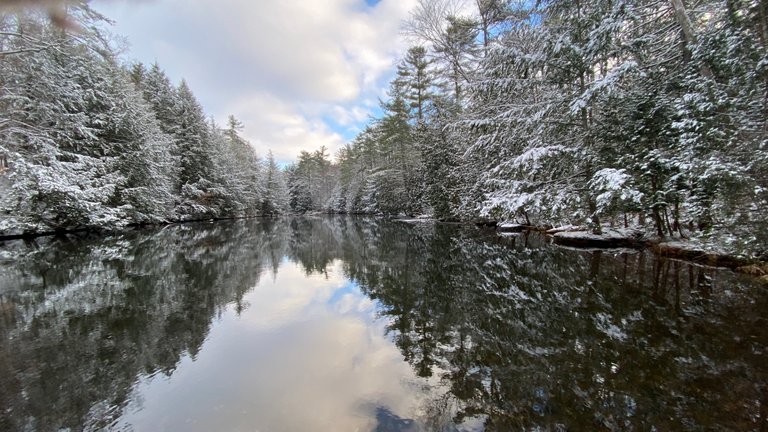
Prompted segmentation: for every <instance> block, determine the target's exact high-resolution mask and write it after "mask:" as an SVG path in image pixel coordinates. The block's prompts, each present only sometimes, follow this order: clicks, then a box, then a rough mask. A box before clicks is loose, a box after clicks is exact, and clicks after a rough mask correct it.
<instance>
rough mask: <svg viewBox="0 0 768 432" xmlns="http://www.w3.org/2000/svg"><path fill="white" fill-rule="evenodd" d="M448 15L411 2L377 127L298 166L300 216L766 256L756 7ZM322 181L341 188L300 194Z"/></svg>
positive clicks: (762, 83)
mask: <svg viewBox="0 0 768 432" xmlns="http://www.w3.org/2000/svg"><path fill="white" fill-rule="evenodd" d="M455 3H456V2H452V1H450V0H420V2H419V5H418V7H417V9H416V10H415V11H414V12H413V14H412V16H411V19H410V20H409V21H408V22H407V23H406V30H407V32H408V33H409V35H410V36H412V37H413V39H414V41H415V45H414V47H413V48H411V49H410V50H409V51H408V53H407V55H405V57H404V58H403V59H402V61H401V62H400V64H399V65H398V68H397V76H396V78H395V79H394V80H393V81H392V82H391V85H390V89H389V97H388V99H387V100H385V101H382V103H381V108H382V111H383V114H382V115H381V116H380V117H379V118H377V119H375V120H372V121H371V122H370V124H369V125H368V126H367V127H366V128H365V130H363V131H362V132H361V133H360V134H359V135H358V136H357V138H355V139H354V140H353V141H352V142H351V143H349V144H348V145H347V146H346V147H345V148H343V149H342V150H341V151H340V152H339V154H338V155H337V161H336V162H335V163H334V164H331V163H330V162H329V161H328V159H327V158H325V157H323V155H321V154H315V155H313V154H310V153H307V154H303V155H302V157H301V159H300V161H299V163H298V165H297V166H296V168H295V169H294V170H293V171H292V176H291V180H290V188H291V193H292V206H293V209H294V210H295V211H305V210H309V209H311V210H325V211H331V212H339V213H383V214H408V215H419V214H429V215H433V216H435V217H437V218H443V219H473V218H478V217H490V218H494V219H498V220H517V221H520V222H525V223H529V224H537V225H546V224H551V225H560V224H579V225H582V224H584V225H589V226H591V227H592V228H593V229H594V230H595V231H596V232H599V231H600V229H601V226H604V225H605V224H608V223H611V224H621V225H626V224H634V223H639V224H640V225H643V226H647V227H649V229H650V228H653V230H654V231H655V232H656V233H657V234H659V235H662V236H683V237H685V236H691V235H694V236H700V235H704V236H705V237H706V236H707V235H709V234H712V233H718V235H719V236H720V237H721V239H723V240H724V241H725V243H733V244H735V243H738V244H739V245H740V246H741V247H746V248H747V249H752V250H754V249H758V248H760V247H765V246H764V245H765V244H767V243H768V241H767V240H768V238H766V235H768V234H767V233H768V230H765V229H764V228H765V226H766V221H767V219H768V153H766V137H768V27H767V26H768V24H767V23H768V16H767V15H766V14H768V4H767V3H766V1H765V0H700V1H697V2H695V4H694V2H691V1H689V2H683V1H681V0H595V1H590V2H585V1H571V0H567V1H566V0H549V1H537V2H531V1H518V2H516V1H504V0H476V2H475V3H474V5H475V6H476V8H475V11H474V13H472V14H467V13H466V12H465V11H462V10H460V9H459V8H458V7H457V6H456V5H455ZM300 167H301V169H299V168H300ZM304 167H312V169H304ZM321 172H326V173H327V175H328V176H329V177H328V178H324V179H323V180H321V181H323V182H324V183H325V184H333V185H334V186H333V187H332V188H331V190H330V192H329V193H328V194H316V193H309V192H308V191H307V188H308V187H310V186H309V185H310V184H311V185H313V186H311V187H316V185H315V184H314V183H310V182H309V180H310V175H317V174H318V173H321ZM307 173H312V174H307ZM316 178H317V177H314V179H316ZM324 189H326V188H325V187H324ZM301 196H311V197H312V198H313V200H306V199H297V197H301Z"/></svg>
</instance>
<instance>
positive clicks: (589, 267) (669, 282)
mask: <svg viewBox="0 0 768 432" xmlns="http://www.w3.org/2000/svg"><path fill="white" fill-rule="evenodd" d="M767 300H768V296H766V293H765V291H764V290H763V289H761V288H758V287H757V286H754V285H753V284H752V283H751V282H750V281H749V280H747V279H744V278H742V277H739V276H737V275H734V274H732V273H730V272H727V271H718V270H714V269H710V268H702V267H696V266H691V265H688V264H685V263H681V262H677V261H670V260H659V259H656V258H655V257H653V256H652V255H648V254H645V253H620V252H617V253H613V252H608V251H606V252H589V251H573V250H568V249H564V248H559V247H553V246H549V245H548V244H547V242H546V239H545V238H544V237H541V236H537V235H534V234H531V235H520V236H514V237H509V238H498V237H496V236H495V235H491V234H485V233H481V232H478V231H476V230H474V229H468V228H457V227H448V226H409V225H405V224H398V223H392V222H386V221H376V220H370V219H354V218H324V219H293V220H284V221H279V222H269V221H241V222H234V223H217V224H201V225H183V226H174V227H168V228H165V229H162V230H158V231H150V232H148V231H142V232H134V233H127V234H123V235H119V236H115V237H111V238H107V239H104V238H98V239H96V238H75V237H68V238H64V239H46V240H38V241H37V242H33V243H22V242H9V243H4V244H2V245H0V408H2V411H0V430H11V431H13V430H40V431H48V430H58V429H60V428H70V429H71V430H96V429H100V428H111V429H115V430H131V429H133V430H137V431H142V430H263V431H266V430H269V431H283V430H285V431H291V430H319V431H322V430H334V431H335V430H340V431H345V430H361V431H431V430H440V431H459V430H488V431H495V430H499V431H503V430H532V429H537V428H539V429H543V430H652V429H657V430H691V429H695V430H722V429H731V430H760V429H761V428H765V427H766V419H767V418H768V384H767V381H766V377H767V376H768V362H766V361H765V360H766V345H767V344H768V329H767V328H766V324H768V322H766V319H765V317H764V314H765V313H764V311H765V310H768V308H766V307H767V306H768V304H766V303H768V301H767ZM403 359H404V360H405V362H403Z"/></svg>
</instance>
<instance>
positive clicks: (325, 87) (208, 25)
mask: <svg viewBox="0 0 768 432" xmlns="http://www.w3.org/2000/svg"><path fill="white" fill-rule="evenodd" d="M414 4H415V0H381V1H380V2H379V3H378V4H376V6H374V7H370V6H368V5H366V3H365V2H364V0H324V1H322V2H321V1H306V0H281V1H267V0H259V1H254V0H217V1H213V0H209V1H195V2H189V1H186V0H162V1H161V0H158V1H155V2H146V3H139V4H131V5H128V4H126V3H107V4H103V5H102V6H98V5H97V7H99V8H100V9H102V10H103V11H104V12H105V14H106V15H107V16H110V17H112V18H114V19H116V20H117V29H116V31H117V33H122V34H125V35H126V36H128V39H129V41H131V43H132V45H133V51H132V54H133V56H136V57H138V58H139V59H140V60H142V61H145V62H152V61H154V60H157V61H158V62H159V63H160V64H161V66H163V67H164V68H165V69H166V70H167V71H168V72H169V74H170V75H171V76H172V77H173V78H174V79H176V80H178V79H180V78H182V77H184V78H186V79H187V81H188V82H189V83H190V86H191V87H192V89H193V91H194V92H195V94H196V95H197V96H198V97H199V98H200V100H201V102H202V103H203V105H204V107H205V108H206V110H207V111H208V112H210V113H212V114H213V115H214V116H215V117H216V118H217V119H219V121H222V122H223V120H224V119H225V118H226V116H227V115H229V114H233V115H235V116H236V117H238V118H239V119H240V120H241V121H242V122H243V123H244V124H245V135H246V136H247V138H249V139H250V140H251V141H252V143H253V144H254V146H255V147H256V148H257V150H258V151H259V153H260V154H262V155H263V154H265V153H266V150H267V148H272V149H273V151H274V152H275V154H276V157H277V159H278V160H283V161H286V160H288V159H294V158H295V156H296V153H297V150H302V149H303V150H314V149H316V148H319V147H320V146H321V145H326V146H327V147H329V148H330V149H331V152H332V153H333V152H335V150H337V149H338V148H339V147H340V146H341V145H342V144H343V142H344V139H343V138H342V137H341V135H340V134H339V131H334V130H332V126H331V125H327V124H325V123H324V122H323V118H333V119H334V120H335V121H334V122H335V123H336V124H338V125H340V126H342V127H354V126H355V124H356V123H357V124H359V123H360V122H362V121H365V119H366V118H367V116H368V112H369V110H368V108H367V107H366V101H369V100H371V99H374V100H375V99H376V97H378V95H379V94H381V87H382V86H383V85H385V84H386V78H387V77H388V75H389V73H390V72H391V70H392V65H393V62H394V61H395V59H396V58H397V57H398V56H399V54H400V53H401V52H402V51H403V49H404V47H405V43H404V41H403V39H402V38H401V37H400V25H401V22H402V20H403V19H405V18H407V16H408V13H409V10H411V8H412V7H413V5H414Z"/></svg>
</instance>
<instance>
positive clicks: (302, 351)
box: [119, 262, 425, 431]
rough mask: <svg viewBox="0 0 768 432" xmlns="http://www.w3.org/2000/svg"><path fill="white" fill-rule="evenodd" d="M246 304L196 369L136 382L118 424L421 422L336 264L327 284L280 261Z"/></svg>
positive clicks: (391, 352) (355, 426) (366, 303)
mask: <svg viewBox="0 0 768 432" xmlns="http://www.w3.org/2000/svg"><path fill="white" fill-rule="evenodd" d="M245 300H246V302H247V303H248V304H249V305H250V306H249V307H248V308H247V309H245V310H244V311H242V312H241V314H240V315H239V316H238V315H237V314H236V313H235V312H234V310H233V308H229V309H228V310H227V311H226V312H225V313H224V314H223V315H222V317H221V318H220V319H219V321H218V322H216V323H214V325H213V328H212V329H211V333H210V334H209V337H208V340H207V341H206V343H205V345H204V346H203V349H202V350H201V352H200V354H199V355H198V357H197V358H196V359H195V361H191V360H190V359H189V358H186V359H184V360H183V361H182V362H181V364H180V365H179V367H178V369H177V370H176V372H175V373H174V374H173V375H172V376H170V377H168V378H165V377H154V378H153V377H148V378H145V379H143V380H142V381H141V382H140V384H139V385H138V386H137V389H136V390H135V392H134V395H133V402H131V404H130V405H129V406H128V409H127V412H128V415H126V416H125V417H124V418H123V419H122V420H121V423H120V425H119V426H121V427H133V429H134V430H136V431H144V430H147V431H148V430H153V431H157V430H186V431H210V430H233V431H238V430H239V431H300V430H313V431H326V430H327V431H373V430H375V429H376V427H377V423H378V421H379V420H377V417H381V412H388V413H392V414H393V415H394V416H396V417H399V418H402V419H411V418H414V417H416V416H417V415H418V413H417V412H415V411H414V410H415V408H414V407H418V406H419V405H420V398H422V397H424V396H425V393H424V390H421V388H422V386H421V385H420V384H419V382H418V381H417V380H416V378H415V377H414V375H413V372H412V370H411V368H410V367H409V366H408V364H407V363H405V362H403V360H402V357H401V354H400V352H399V350H398V349H397V348H396V347H395V346H394V345H393V344H392V343H391V342H390V341H389V340H388V339H387V338H386V337H385V336H384V325H385V323H384V322H382V321H376V320H374V315H375V309H374V305H373V303H372V302H371V300H370V299H368V298H367V297H366V296H365V295H363V294H362V293H360V291H359V290H357V288H356V287H355V286H354V285H351V284H350V283H349V281H348V280H346V279H345V278H344V277H343V274H342V271H341V262H336V263H334V265H333V266H331V268H330V271H329V272H328V277H327V278H326V277H325V276H324V275H312V276H306V275H305V274H304V272H303V270H302V269H301V268H300V267H299V266H298V265H296V264H294V263H290V262H284V263H283V264H282V265H281V267H280V269H279V272H278V274H277V277H276V278H275V279H274V280H272V279H268V278H265V279H264V280H262V281H261V282H260V283H259V284H258V285H257V286H256V287H254V289H253V290H252V291H251V292H250V293H249V294H248V295H247V296H246V298H245ZM139 401H140V402H139ZM377 414H378V416H377Z"/></svg>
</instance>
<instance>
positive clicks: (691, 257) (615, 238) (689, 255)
mask: <svg viewBox="0 0 768 432" xmlns="http://www.w3.org/2000/svg"><path fill="white" fill-rule="evenodd" d="M328 215H333V214H328ZM285 216H295V215H285ZM354 216H369V215H354ZM279 217H281V216H278V218H279ZM274 218H275V217H274V216H242V217H229V218H206V219H193V220H184V221H169V222H165V223H145V224H130V225H126V226H125V227H124V228H116V229H113V230H109V229H102V230H100V229H92V228H76V229H71V230H53V231H44V232H36V233H24V234H11V235H0V244H2V243H4V242H9V241H19V240H21V241H31V240H35V239H38V238H45V237H56V236H66V235H71V234H83V233H86V234H97V235H108V234H116V233H121V232H125V231H128V230H140V229H145V228H152V227H156V228H161V227H167V226H172V225H185V224H193V223H204V222H225V221H236V220H251V219H274ZM390 220H391V221H393V222H399V223H405V224H409V225H421V224H435V225H468V226H469V225H471V226H475V227H477V228H479V229H481V230H487V231H491V230H492V231H494V232H495V233H497V234H513V235H514V234H524V233H528V232H537V233H540V234H543V235H545V236H546V237H547V238H548V239H549V240H550V241H551V243H552V244H554V245H557V246H564V247H572V248H576V249H606V250H607V249H621V248H623V249H635V250H648V251H651V252H653V253H654V254H655V255H657V256H659V257H663V258H669V259H677V260H681V261H685V262H690V263H693V264H698V265H703V266H709V267H721V268H727V269H730V270H733V271H734V272H737V273H741V274H745V275H749V276H753V277H756V278H758V279H759V280H760V281H761V282H762V283H763V284H764V285H766V286H768V261H765V260H761V259H758V258H751V259H750V258H743V257H739V256H735V255H732V254H728V253H718V252H713V251H707V250H705V249H703V248H700V247H697V245H696V244H695V243H692V242H687V241H681V240H680V239H675V238H669V239H667V238H658V237H655V238H647V237H644V236H643V235H642V233H641V232H639V231H636V230H621V229H620V230H615V229H610V228H606V229H605V231H604V232H603V233H602V234H599V235H595V234H592V233H591V232H589V231H586V230H584V229H583V227H564V228H552V227H539V226H534V225H525V224H499V223H498V222H497V221H493V220H475V221H453V220H450V221H448V220H446V221H443V220H438V219H432V218H424V217H421V218H391V219H390Z"/></svg>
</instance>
